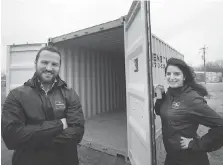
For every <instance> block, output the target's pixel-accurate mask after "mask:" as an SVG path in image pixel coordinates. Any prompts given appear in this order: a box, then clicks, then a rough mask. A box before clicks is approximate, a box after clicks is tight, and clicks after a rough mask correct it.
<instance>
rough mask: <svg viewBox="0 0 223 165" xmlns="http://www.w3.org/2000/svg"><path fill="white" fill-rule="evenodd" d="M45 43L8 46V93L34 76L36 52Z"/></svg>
mask: <svg viewBox="0 0 223 165" xmlns="http://www.w3.org/2000/svg"><path fill="white" fill-rule="evenodd" d="M45 45H46V44H42V43H40V44H23V45H11V46H8V52H7V69H6V75H7V79H6V94H8V92H9V91H10V90H11V89H13V88H15V87H18V86H20V85H22V84H23V83H24V82H25V81H27V80H28V79H30V78H31V77H32V76H33V74H34V72H35V65H34V60H35V57H36V54H37V52H38V51H39V49H41V48H42V47H43V46H45Z"/></svg>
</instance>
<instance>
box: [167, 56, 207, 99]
mask: <svg viewBox="0 0 223 165" xmlns="http://www.w3.org/2000/svg"><path fill="white" fill-rule="evenodd" d="M169 65H173V66H177V67H178V68H179V69H180V70H181V71H182V72H183V75H184V77H185V80H184V85H188V86H190V87H191V88H193V89H194V90H195V91H197V92H198V94H200V95H201V96H207V95H208V91H207V89H206V88H205V87H204V86H202V85H201V84H198V83H197V82H196V81H195V76H194V75H195V74H194V72H193V70H192V69H191V68H190V67H189V66H188V65H187V64H186V63H185V62H184V61H183V60H180V59H177V58H170V59H169V60H168V61H167V66H166V68H165V74H166V70H167V67H168V66H169Z"/></svg>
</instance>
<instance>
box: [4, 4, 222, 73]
mask: <svg viewBox="0 0 223 165" xmlns="http://www.w3.org/2000/svg"><path fill="white" fill-rule="evenodd" d="M131 3H132V0H84V1H81V0H2V45H1V52H2V55H1V57H2V69H3V70H5V67H6V66H5V54H6V47H5V45H11V44H13V43H15V44H23V43H26V42H28V43H36V42H38V43H45V42H47V39H48V38H49V37H55V36H58V35H62V34H65V33H70V32H72V31H77V30H80V29H83V28H87V27H90V26H93V25H97V24H100V23H104V22H107V21H111V20H114V19H117V18H120V17H121V16H123V15H126V14H127V12H128V10H129V8H130V6H131ZM222 16H223V0H196V2H195V0H152V1H151V21H152V33H154V34H155V35H157V36H158V37H159V38H161V39H162V40H164V41H165V42H167V43H168V44H169V45H171V46H172V47H174V48H175V49H177V50H179V51H180V52H181V53H182V54H184V57H185V60H186V62H188V63H190V64H192V65H194V66H195V65H199V64H201V63H202V59H201V51H200V50H199V49H200V48H201V47H202V46H204V44H205V45H206V46H207V47H208V50H207V60H208V61H213V60H219V59H221V60H223V46H222V44H223V19H222Z"/></svg>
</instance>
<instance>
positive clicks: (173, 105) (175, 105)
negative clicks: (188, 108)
mask: <svg viewBox="0 0 223 165" xmlns="http://www.w3.org/2000/svg"><path fill="white" fill-rule="evenodd" d="M179 106H180V102H173V104H172V108H174V109H178V108H179Z"/></svg>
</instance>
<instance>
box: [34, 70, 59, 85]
mask: <svg viewBox="0 0 223 165" xmlns="http://www.w3.org/2000/svg"><path fill="white" fill-rule="evenodd" d="M47 72H48V71H42V72H38V71H37V72H36V75H37V77H38V79H39V80H40V81H41V83H43V84H52V83H53V82H54V81H55V79H56V77H57V75H56V74H54V73H53V72H49V73H51V75H49V76H52V78H51V79H46V78H45V77H44V75H43V74H45V73H47ZM45 76H46V75H45Z"/></svg>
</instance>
